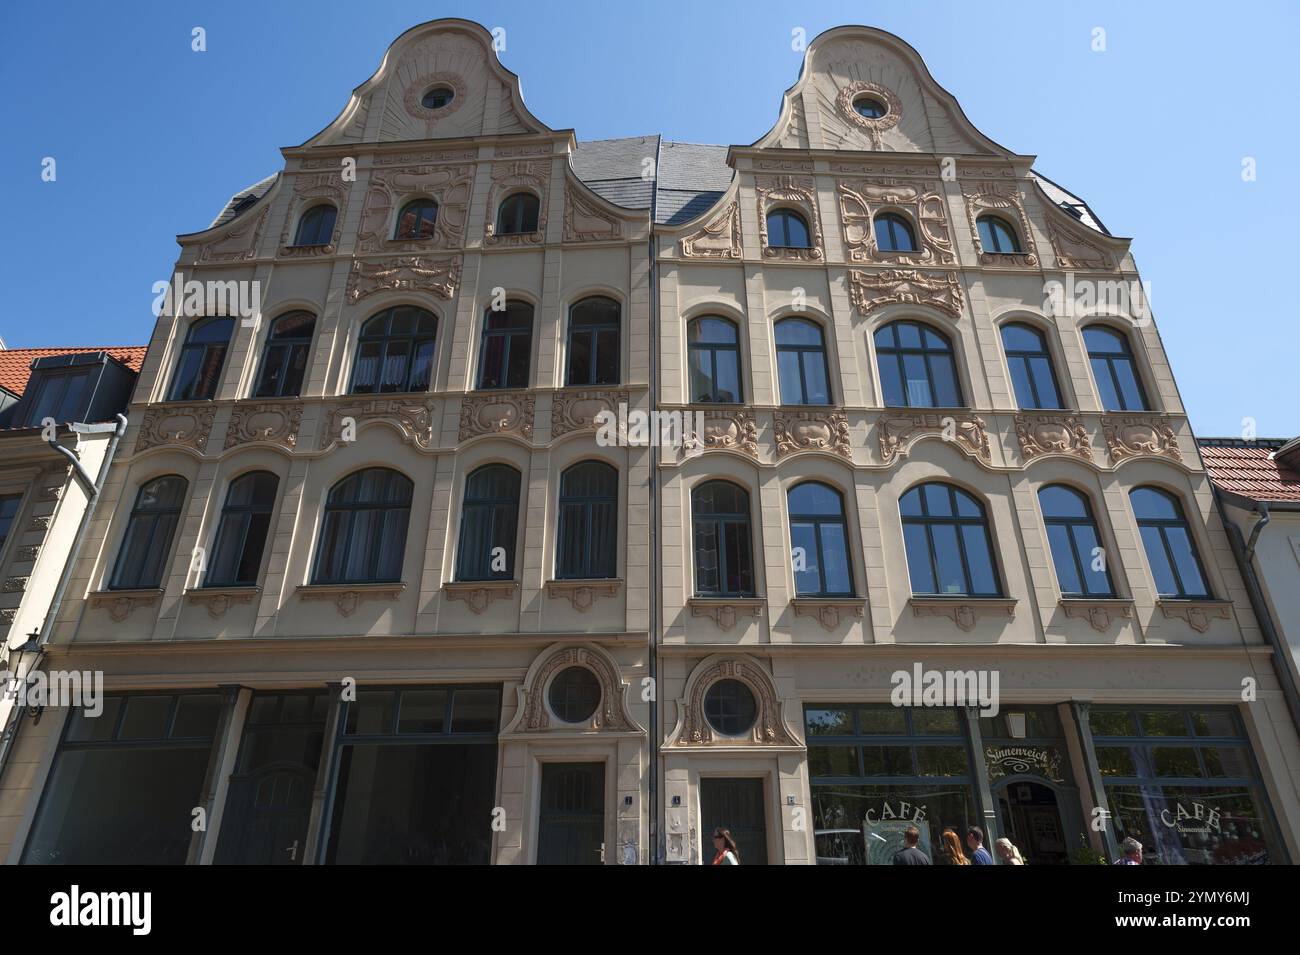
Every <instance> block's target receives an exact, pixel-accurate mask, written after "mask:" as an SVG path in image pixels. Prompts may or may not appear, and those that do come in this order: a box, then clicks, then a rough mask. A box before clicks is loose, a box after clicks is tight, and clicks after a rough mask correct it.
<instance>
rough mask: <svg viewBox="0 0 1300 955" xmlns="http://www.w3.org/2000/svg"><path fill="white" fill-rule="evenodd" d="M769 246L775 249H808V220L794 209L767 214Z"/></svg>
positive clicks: (777, 210)
mask: <svg viewBox="0 0 1300 955" xmlns="http://www.w3.org/2000/svg"><path fill="white" fill-rule="evenodd" d="M767 244H768V245H769V246H770V247H771V248H773V249H807V248H811V247H812V242H811V241H810V240H809V238H808V220H807V219H805V218H804V217H803V216H802V215H800V214H799V213H797V212H795V211H794V210H793V209H773V210H772V211H771V212H769V213H768V214H767Z"/></svg>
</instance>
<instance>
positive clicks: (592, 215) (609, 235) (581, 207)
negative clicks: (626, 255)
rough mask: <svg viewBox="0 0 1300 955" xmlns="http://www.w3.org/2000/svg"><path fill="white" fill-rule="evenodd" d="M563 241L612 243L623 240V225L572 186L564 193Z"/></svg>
mask: <svg viewBox="0 0 1300 955" xmlns="http://www.w3.org/2000/svg"><path fill="white" fill-rule="evenodd" d="M564 200H565V201H564V241H565V242H612V241H617V240H618V239H621V238H623V223H622V222H620V221H619V220H618V219H617V218H616V217H614V216H613V215H611V214H610V213H608V212H604V211H603V210H601V209H600V208H599V207H598V206H597V205H596V203H595V202H592V201H591V200H589V199H588V198H586V197H585V196H583V195H582V194H581V193H580V192H579V191H578V189H577V187H576V186H573V185H572V184H570V185H568V186H567V187H566V189H565V191H564Z"/></svg>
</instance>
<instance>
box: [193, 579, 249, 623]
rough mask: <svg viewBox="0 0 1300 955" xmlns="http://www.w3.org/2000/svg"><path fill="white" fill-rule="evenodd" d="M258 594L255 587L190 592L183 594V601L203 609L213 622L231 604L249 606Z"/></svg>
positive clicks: (220, 616)
mask: <svg viewBox="0 0 1300 955" xmlns="http://www.w3.org/2000/svg"><path fill="white" fill-rule="evenodd" d="M258 592H259V591H258V589H257V588H256V587H239V588H233V587H232V588H229V589H225V590H218V589H213V590H206V589H204V590H191V591H189V592H187V593H186V594H185V599H186V600H188V601H189V602H190V603H194V604H198V605H199V606H201V607H203V608H204V609H205V610H207V612H208V616H209V617H211V618H212V619H213V620H220V619H221V618H222V617H224V616H225V615H226V611H227V610H229V609H230V608H231V606H232V605H233V604H251V603H252V602H253V598H254V597H255V596H257V594H258Z"/></svg>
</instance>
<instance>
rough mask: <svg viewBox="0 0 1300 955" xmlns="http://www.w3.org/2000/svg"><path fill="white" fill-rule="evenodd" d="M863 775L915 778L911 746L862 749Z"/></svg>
mask: <svg viewBox="0 0 1300 955" xmlns="http://www.w3.org/2000/svg"><path fill="white" fill-rule="evenodd" d="M862 775H864V776H915V775H916V769H915V767H914V766H913V764H912V747H910V746H864V747H862Z"/></svg>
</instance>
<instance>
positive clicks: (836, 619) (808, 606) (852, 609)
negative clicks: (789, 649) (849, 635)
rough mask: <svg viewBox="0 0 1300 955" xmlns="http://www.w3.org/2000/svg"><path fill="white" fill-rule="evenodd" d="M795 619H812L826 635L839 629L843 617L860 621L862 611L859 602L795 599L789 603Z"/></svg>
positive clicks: (860, 602) (861, 604)
mask: <svg viewBox="0 0 1300 955" xmlns="http://www.w3.org/2000/svg"><path fill="white" fill-rule="evenodd" d="M790 603H791V606H793V607H794V615H795V616H796V617H812V618H813V619H815V620H816V621H817V622H818V623H819V624H821V626H822V629H823V630H825V631H826V632H827V633H834V632H835V631H836V630H838V629H839V626H840V621H841V620H842V619H843V618H844V617H856V618H857V619H859V620H861V619H862V617H863V613H864V609H863V603H862V601H861V600H858V599H854V600H827V599H820V598H819V599H806V598H798V597H796V598H795V599H794V600H792V601H791V602H790Z"/></svg>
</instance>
